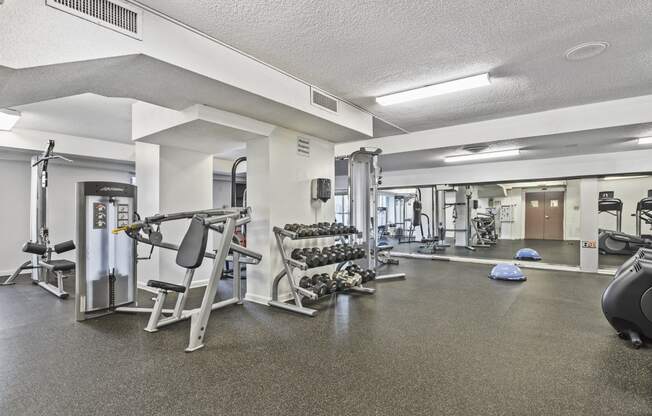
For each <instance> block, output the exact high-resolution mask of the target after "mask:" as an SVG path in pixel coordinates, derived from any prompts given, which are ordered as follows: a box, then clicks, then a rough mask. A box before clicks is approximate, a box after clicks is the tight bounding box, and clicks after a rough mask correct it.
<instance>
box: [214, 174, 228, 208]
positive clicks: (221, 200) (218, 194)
mask: <svg viewBox="0 0 652 416" xmlns="http://www.w3.org/2000/svg"><path fill="white" fill-rule="evenodd" d="M230 206H231V181H228V180H222V179H215V180H213V208H224V207H230Z"/></svg>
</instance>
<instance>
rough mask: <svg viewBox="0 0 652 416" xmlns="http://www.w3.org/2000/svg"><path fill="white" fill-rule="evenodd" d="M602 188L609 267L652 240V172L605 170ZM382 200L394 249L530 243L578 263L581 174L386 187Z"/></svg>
mask: <svg viewBox="0 0 652 416" xmlns="http://www.w3.org/2000/svg"><path fill="white" fill-rule="evenodd" d="M598 188H599V195H596V199H598V200H599V203H598V211H599V215H598V219H599V230H600V238H599V241H598V244H599V251H600V253H601V254H600V257H599V264H600V267H601V268H606V269H611V268H615V267H617V266H619V265H620V264H622V263H623V262H624V261H625V260H626V259H627V258H628V257H629V256H631V255H632V253H633V252H635V251H636V250H637V249H638V248H639V247H641V246H645V245H652V236H650V234H652V176H648V175H637V176H610V177H604V178H599V179H598ZM648 195H650V197H648ZM379 205H380V207H381V208H380V212H379V214H378V226H379V233H380V234H381V235H382V236H383V239H384V240H385V241H387V242H388V243H390V244H392V245H394V251H400V252H407V253H422V254H431V255H442V256H456V257H468V258H477V259H492V260H511V259H513V258H514V256H515V255H516V253H517V251H518V250H520V249H523V248H529V249H533V250H534V251H536V252H537V253H538V254H539V255H540V257H541V261H542V262H544V263H547V264H554V265H562V266H579V264H580V218H581V215H582V212H583V207H582V206H581V204H580V179H565V180H545V181H528V182H510V183H499V184H477V185H452V186H451V185H437V186H429V187H418V188H416V187H415V188H409V187H408V188H402V189H384V190H382V191H381V192H380V194H379ZM587 209H593V210H594V209H595V205H594V206H592V207H588V208H587Z"/></svg>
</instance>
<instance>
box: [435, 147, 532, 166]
mask: <svg viewBox="0 0 652 416" xmlns="http://www.w3.org/2000/svg"><path fill="white" fill-rule="evenodd" d="M520 153H521V151H520V150H519V149H510V150H501V151H498V152H480V153H472V154H470V155H458V156H446V157H445V158H444V162H446V163H455V162H467V161H469V160H481V159H493V158H497V157H509V156H518V155H519V154H520Z"/></svg>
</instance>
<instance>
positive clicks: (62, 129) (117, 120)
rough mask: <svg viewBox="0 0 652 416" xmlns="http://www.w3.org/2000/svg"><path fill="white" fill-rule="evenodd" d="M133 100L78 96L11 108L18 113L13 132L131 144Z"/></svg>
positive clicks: (94, 95)
mask: <svg viewBox="0 0 652 416" xmlns="http://www.w3.org/2000/svg"><path fill="white" fill-rule="evenodd" d="M133 102H134V100H130V99H126V98H110V97H103V96H101V95H96V94H80V95H74V96H70V97H63V98H56V99H53V100H47V101H41V102H37V103H33V104H27V105H21V106H17V107H14V108H15V109H16V110H19V111H20V112H21V118H20V120H19V121H18V123H17V124H16V128H22V129H34V130H43V131H51V132H53V133H61V134H69V135H73V136H80V137H90V138H94V139H101V140H110V141H116V142H124V143H131V104H132V103H133Z"/></svg>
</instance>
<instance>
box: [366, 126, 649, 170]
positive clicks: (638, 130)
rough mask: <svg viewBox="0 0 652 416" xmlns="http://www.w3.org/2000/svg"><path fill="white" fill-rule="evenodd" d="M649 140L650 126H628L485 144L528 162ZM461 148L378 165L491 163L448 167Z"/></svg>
mask: <svg viewBox="0 0 652 416" xmlns="http://www.w3.org/2000/svg"><path fill="white" fill-rule="evenodd" d="M647 136H652V123H647V124H636V125H630V126H620V127H611V128H605V129H596V130H584V131H579V132H573V133H564V134H554V135H548V136H538V137H525V138H521V139H516V140H503V141H498V142H492V143H487V144H488V145H489V147H488V148H487V149H486V150H485V151H497V150H503V149H513V148H518V149H520V150H521V153H520V154H519V155H518V156H516V157H510V158H501V159H494V160H493V161H504V160H516V159H518V160H530V159H543V158H552V157H564V156H573V155H584V154H596V153H611V152H622V151H627V150H636V149H644V148H650V147H652V145H649V146H642V145H639V144H638V142H637V140H636V138H638V137H647ZM467 153H469V152H467V151H465V150H463V149H462V148H461V147H445V148H439V149H430V150H420V151H415V152H403V153H392V154H387V155H381V156H380V160H379V164H380V166H381V167H382V168H383V170H385V171H392V170H409V169H427V168H436V167H442V166H452V165H455V166H457V165H469V164H478V163H490V162H492V160H479V161H474V162H473V161H472V162H463V163H455V164H449V163H445V162H444V157H446V156H452V155H460V154H467Z"/></svg>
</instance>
